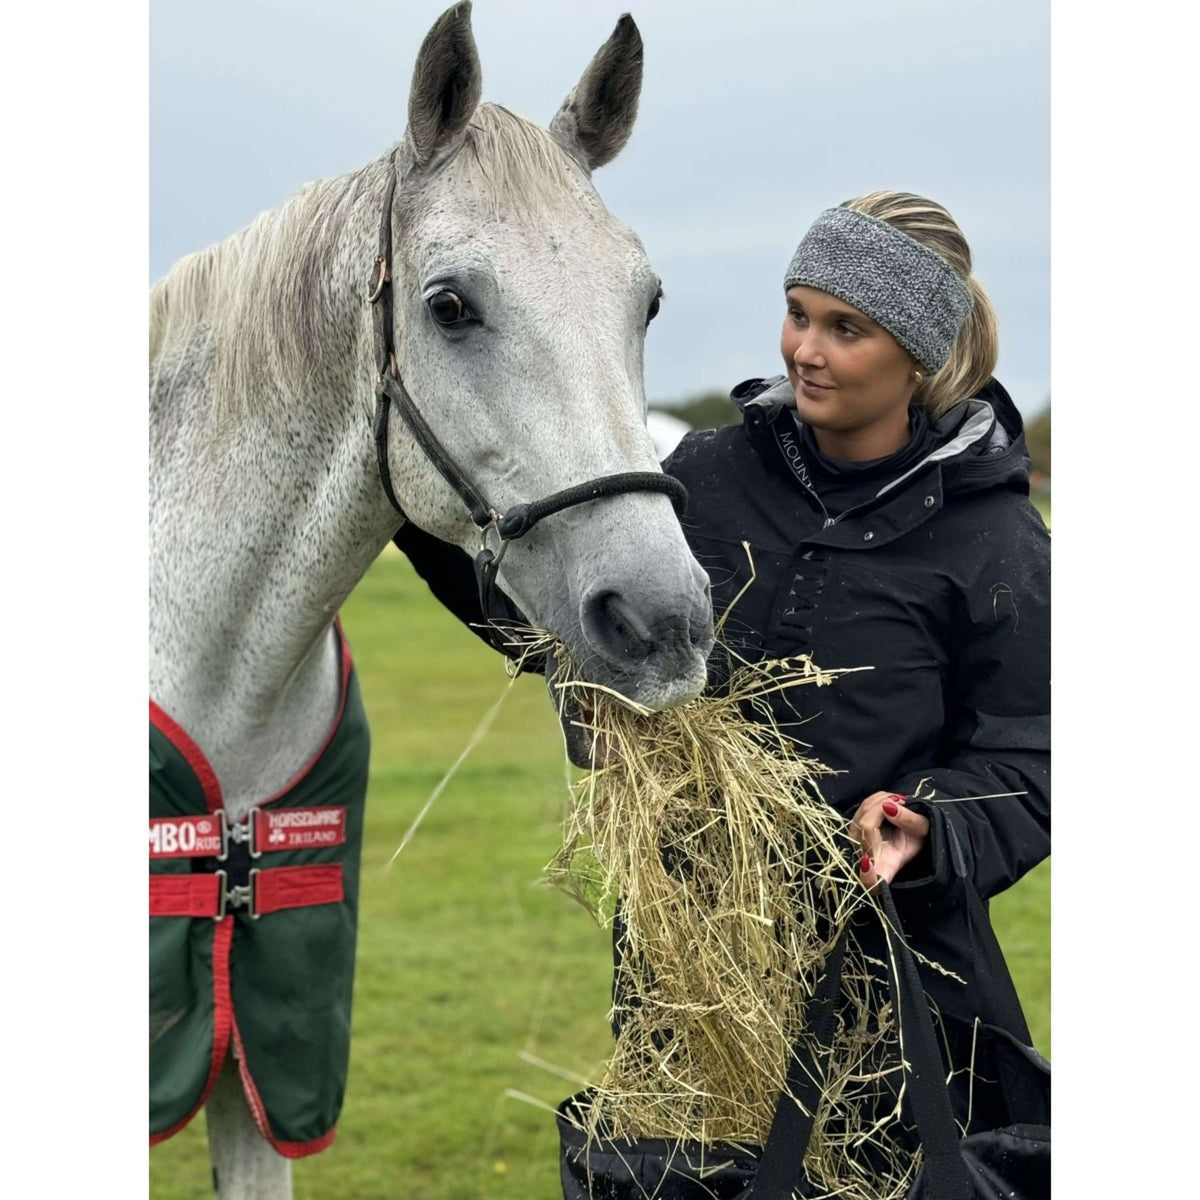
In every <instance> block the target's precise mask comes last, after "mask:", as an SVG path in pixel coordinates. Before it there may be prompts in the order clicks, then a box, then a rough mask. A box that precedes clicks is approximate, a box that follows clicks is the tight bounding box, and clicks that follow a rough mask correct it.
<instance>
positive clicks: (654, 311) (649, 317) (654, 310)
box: [646, 287, 663, 325]
mask: <svg viewBox="0 0 1200 1200" xmlns="http://www.w3.org/2000/svg"><path fill="white" fill-rule="evenodd" d="M662 297H663V290H662V288H661V287H660V288H659V289H658V293H657V295H656V296H655V297H654V299H653V300H651V301H650V309H649V311H648V312H647V313H646V324H647V325H649V324H650V322H651V321H653V320H654V318H655V317H657V316H658V310H659V309H660V308H661V307H662Z"/></svg>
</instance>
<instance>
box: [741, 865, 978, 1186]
mask: <svg viewBox="0 0 1200 1200" xmlns="http://www.w3.org/2000/svg"><path fill="white" fill-rule="evenodd" d="M878 894H879V899H880V903H881V904H882V907H883V911H884V915H885V918H886V928H887V938H888V943H889V945H890V947H891V967H890V969H889V971H888V984H889V987H890V989H891V994H892V1005H893V1007H894V1008H895V1010H896V1012H897V1013H898V1014H899V1024H900V1036H901V1039H902V1041H903V1044H904V1047H905V1059H906V1060H907V1061H908V1064H909V1071H908V1081H907V1082H908V1091H907V1095H908V1099H909V1102H910V1104H911V1107H912V1114H913V1117H914V1118H915V1120H916V1125H917V1132H918V1134H919V1136H920V1139H921V1148H922V1150H923V1152H924V1156H925V1163H924V1167H923V1169H922V1177H923V1181H924V1185H925V1186H924V1190H923V1193H922V1194H923V1196H924V1198H925V1200H974V1197H975V1196H976V1192H975V1189H974V1187H973V1185H972V1183H971V1177H970V1174H969V1172H968V1170H967V1165H966V1163H965V1162H964V1161H963V1157H962V1151H961V1149H960V1142H959V1136H958V1129H957V1127H956V1126H955V1123H954V1114H953V1112H952V1110H951V1108H950V1094H949V1092H948V1091H947V1090H946V1083H945V1080H944V1079H943V1075H944V1070H943V1067H942V1060H941V1055H940V1054H939V1053H938V1046H937V1037H936V1034H935V1033H934V1029H933V1021H932V1019H931V1018H930V1015H929V1008H928V1005H927V1003H926V1001H925V994H924V991H923V989H922V987H921V980H920V976H919V975H918V974H917V963H916V959H914V958H913V953H912V951H911V950H910V949H909V948H908V943H907V942H906V941H905V939H904V937H903V935H902V934H901V933H900V930H901V928H902V926H901V924H900V917H899V914H898V913H897V912H896V902H895V900H893V898H892V894H891V890H890V889H889V888H888V885H887V884H886V883H880V884H879V887H878ZM847 936H848V935H847V932H846V931H843V933H842V936H841V937H840V938H839V939H838V942H837V945H836V947H835V948H834V950H833V952H832V953H831V954H830V957H829V961H828V967H827V969H826V972H825V976H824V978H823V979H822V980H821V983H820V985H819V986H818V988H817V991H816V992H815V993H814V995H813V997H812V999H811V1000H810V1001H809V1008H808V1013H809V1027H810V1028H811V1029H812V1031H813V1041H814V1042H816V1043H817V1044H818V1045H821V1046H825V1045H828V1044H831V1042H832V1034H833V1020H834V1001H835V999H836V997H837V995H838V993H839V992H840V990H841V981H842V962H843V959H844V956H845V949H846V945H845V943H846V938H847ZM822 1080H823V1071H822V1069H821V1064H820V1063H819V1062H818V1061H817V1059H816V1056H815V1055H814V1054H813V1053H812V1051H811V1049H810V1048H809V1046H808V1045H807V1044H797V1045H796V1047H795V1049H794V1053H793V1054H792V1059H791V1063H790V1065H789V1067H788V1076H787V1086H786V1088H785V1089H784V1092H783V1094H782V1095H781V1096H780V1099H779V1104H778V1106H777V1107H776V1109H775V1116H774V1118H773V1120H772V1122H771V1130H770V1133H769V1134H768V1135H767V1141H766V1145H765V1146H764V1148H763V1156H762V1160H761V1162H760V1164H759V1168H758V1171H757V1173H756V1175H755V1179H754V1183H753V1184H752V1185H751V1187H750V1189H749V1191H748V1192H747V1195H746V1198H745V1200H790V1198H791V1196H792V1195H793V1192H794V1190H795V1189H796V1187H797V1185H798V1184H799V1183H800V1181H801V1180H802V1179H803V1178H804V1155H805V1153H806V1151H807V1150H808V1142H809V1139H810V1138H811V1136H812V1128H813V1117H812V1115H811V1114H812V1113H814V1112H815V1110H816V1102H817V1099H818V1096H819V1093H820V1090H821V1083H822ZM793 1097H794V1099H793Z"/></svg>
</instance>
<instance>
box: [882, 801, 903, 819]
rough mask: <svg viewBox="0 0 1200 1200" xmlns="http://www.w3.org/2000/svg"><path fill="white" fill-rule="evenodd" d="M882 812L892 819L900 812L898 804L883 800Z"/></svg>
mask: <svg viewBox="0 0 1200 1200" xmlns="http://www.w3.org/2000/svg"><path fill="white" fill-rule="evenodd" d="M883 811H884V812H885V813H887V815H888V816H889V817H894V816H895V815H896V814H897V813H898V812H899V811H900V806H899V805H898V804H893V803H892V801H891V800H885V801H884V802H883Z"/></svg>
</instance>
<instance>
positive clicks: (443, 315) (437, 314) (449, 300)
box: [429, 292, 465, 325]
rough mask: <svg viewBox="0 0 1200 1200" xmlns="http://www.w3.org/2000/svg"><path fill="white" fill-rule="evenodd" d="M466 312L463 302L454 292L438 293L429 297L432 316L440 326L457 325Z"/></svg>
mask: <svg viewBox="0 0 1200 1200" xmlns="http://www.w3.org/2000/svg"><path fill="white" fill-rule="evenodd" d="M464 311H465V310H464V308H463V302H462V301H461V300H460V299H459V298H458V297H457V296H456V295H455V294H454V293H453V292H436V293H435V294H434V295H432V296H430V297H429V313H430V316H432V317H433V319H434V320H435V321H436V322H437V323H438V324H439V325H457V324H458V323H459V321H461V320H462V319H463V313H464Z"/></svg>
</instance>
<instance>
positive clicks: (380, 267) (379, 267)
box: [367, 254, 391, 304]
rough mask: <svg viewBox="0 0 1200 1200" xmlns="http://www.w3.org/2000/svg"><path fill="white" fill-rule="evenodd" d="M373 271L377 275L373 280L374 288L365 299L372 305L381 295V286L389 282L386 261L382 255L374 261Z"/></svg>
mask: <svg viewBox="0 0 1200 1200" xmlns="http://www.w3.org/2000/svg"><path fill="white" fill-rule="evenodd" d="M375 269H376V271H377V272H378V274H377V276H376V279H375V288H374V290H373V291H372V292H371V294H370V295H369V296H368V297H367V303H368V304H374V303H375V301H376V300H378V299H379V297H380V296H382V295H383V285H384V284H385V283H390V282H391V279H390V277H389V275H388V267H387V259H386V258H384V257H383V255H382V254H381V255H379V257H378V258H376V260H375Z"/></svg>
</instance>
